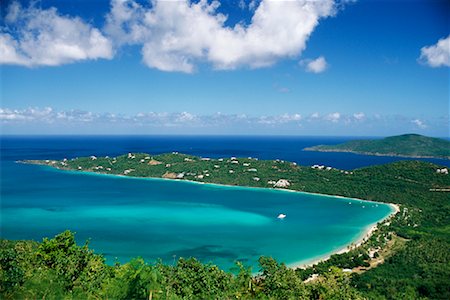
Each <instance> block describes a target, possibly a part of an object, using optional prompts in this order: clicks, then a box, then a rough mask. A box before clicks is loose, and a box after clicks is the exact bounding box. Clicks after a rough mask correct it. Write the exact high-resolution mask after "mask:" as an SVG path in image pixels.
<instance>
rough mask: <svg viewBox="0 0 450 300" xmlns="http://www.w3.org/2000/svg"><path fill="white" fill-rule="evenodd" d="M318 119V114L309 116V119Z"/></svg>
mask: <svg viewBox="0 0 450 300" xmlns="http://www.w3.org/2000/svg"><path fill="white" fill-rule="evenodd" d="M319 117H320V115H319V113H318V112H315V113H312V114H311V115H310V116H309V118H310V119H318V118H319Z"/></svg>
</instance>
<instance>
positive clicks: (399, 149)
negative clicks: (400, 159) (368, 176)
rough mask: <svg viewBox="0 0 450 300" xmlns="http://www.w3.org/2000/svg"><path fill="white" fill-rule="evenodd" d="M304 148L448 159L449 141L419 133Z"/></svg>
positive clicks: (449, 156) (449, 152)
mask: <svg viewBox="0 0 450 300" xmlns="http://www.w3.org/2000/svg"><path fill="white" fill-rule="evenodd" d="M304 150H307V151H322V152H352V153H358V154H368V155H386V156H404V157H429V158H432V157H434V158H445V159H450V141H446V140H443V139H439V138H431V137H426V136H423V135H419V134H404V135H398V136H391V137H387V138H384V139H380V140H355V141H350V142H346V143H343V144H338V145H318V146H314V147H308V148H305V149H304Z"/></svg>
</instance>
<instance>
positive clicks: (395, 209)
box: [287, 203, 400, 269]
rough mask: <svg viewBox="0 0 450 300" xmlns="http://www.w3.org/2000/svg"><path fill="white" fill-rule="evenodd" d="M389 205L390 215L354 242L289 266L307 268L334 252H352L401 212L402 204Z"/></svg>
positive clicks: (374, 224) (373, 224) (288, 265)
mask: <svg viewBox="0 0 450 300" xmlns="http://www.w3.org/2000/svg"><path fill="white" fill-rule="evenodd" d="M389 206H390V207H391V208H392V210H393V211H392V212H391V213H390V214H389V215H387V216H386V217H385V218H383V219H382V220H380V221H378V222H376V223H372V224H370V225H368V226H366V227H365V228H364V229H363V231H362V232H361V234H360V235H359V236H358V238H357V239H356V240H354V242H352V243H350V244H347V245H346V246H343V247H339V248H337V249H335V250H333V251H331V252H329V253H327V254H324V255H321V256H319V257H316V258H312V259H308V260H302V261H298V262H293V263H289V264H287V267H288V268H291V269H306V268H308V267H312V266H314V265H316V264H318V263H320V262H323V261H327V260H328V259H330V257H331V256H332V255H334V254H343V253H347V252H350V251H351V250H353V249H355V248H357V247H359V246H361V245H362V244H364V243H365V242H366V241H367V240H368V239H369V238H370V237H371V236H372V234H373V233H374V232H375V231H376V230H377V229H378V225H379V224H382V223H384V222H386V221H387V220H390V219H391V218H393V217H394V216H395V215H397V213H399V212H400V206H399V205H398V204H393V203H389ZM350 246H351V247H350Z"/></svg>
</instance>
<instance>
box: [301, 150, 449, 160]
mask: <svg viewBox="0 0 450 300" xmlns="http://www.w3.org/2000/svg"><path fill="white" fill-rule="evenodd" d="M302 151H315V152H340V153H353V154H359V155H372V156H388V157H404V158H435V159H448V160H450V156H428V155H406V154H397V153H378V152H366V151H355V150H345V149H319V148H315V147H307V148H304V149H303V150H302Z"/></svg>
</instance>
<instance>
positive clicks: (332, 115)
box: [325, 112, 341, 123]
mask: <svg viewBox="0 0 450 300" xmlns="http://www.w3.org/2000/svg"><path fill="white" fill-rule="evenodd" d="M340 118H341V114H340V113H338V112H334V113H330V114H328V115H326V116H325V120H327V121H330V122H333V123H336V122H338V121H339V119H340Z"/></svg>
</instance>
